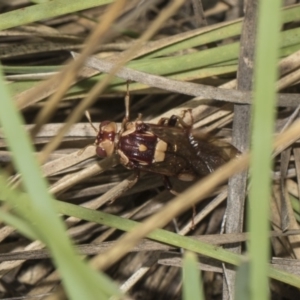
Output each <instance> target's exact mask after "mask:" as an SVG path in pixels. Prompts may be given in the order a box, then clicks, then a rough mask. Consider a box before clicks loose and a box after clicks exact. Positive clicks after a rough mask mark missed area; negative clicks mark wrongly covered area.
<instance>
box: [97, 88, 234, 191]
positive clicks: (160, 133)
mask: <svg viewBox="0 0 300 300" xmlns="http://www.w3.org/2000/svg"><path fill="white" fill-rule="evenodd" d="M125 107H126V114H125V117H124V119H123V122H122V125H121V129H120V130H119V131H118V130H117V125H116V123H115V122H110V121H103V122H101V123H100V125H99V130H98V133H97V137H96V140H95V143H94V144H95V146H96V153H97V155H98V156H100V157H106V156H110V155H112V154H113V153H117V154H118V155H119V156H120V161H121V163H122V164H123V165H124V166H125V167H126V168H128V169H132V170H135V171H136V173H137V174H139V172H141V171H143V172H152V173H157V174H161V175H163V176H164V179H165V184H166V187H167V188H168V189H170V184H169V180H168V178H169V177H176V178H178V179H179V180H182V181H192V180H195V179H197V178H200V177H203V176H205V175H208V174H209V173H211V172H213V171H214V170H215V169H217V168H218V167H220V166H221V165H222V164H224V163H225V162H227V161H228V160H229V159H230V158H231V157H233V156H235V155H236V154H237V153H238V151H237V150H236V149H235V148H234V147H233V146H231V145H228V144H226V146H229V147H227V148H229V150H230V151H229V152H230V153H227V152H226V151H224V149H223V148H222V147H220V146H218V145H217V144H216V142H215V140H214V139H211V138H207V137H205V138H204V137H203V135H202V136H199V135H198V136H197V135H194V134H193V131H192V127H193V116H192V112H191V110H186V111H184V112H183V116H178V115H173V116H171V117H170V118H162V119H160V121H159V122H158V123H157V124H152V123H147V122H144V121H142V116H141V115H139V117H138V118H137V120H135V121H129V92H128V88H127V94H126V97H125ZM186 114H189V115H190V120H191V121H190V124H187V123H186V122H185V121H184V120H183V119H184V117H185V115H186ZM92 126H93V125H92ZM93 127H94V126H93ZM94 129H95V130H97V129H96V128H95V127H94Z"/></svg>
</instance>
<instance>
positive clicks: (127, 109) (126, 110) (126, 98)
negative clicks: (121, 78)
mask: <svg viewBox="0 0 300 300" xmlns="http://www.w3.org/2000/svg"><path fill="white" fill-rule="evenodd" d="M124 101H125V119H126V121H127V122H128V121H129V106H130V94H129V80H127V91H126V95H125V99H124Z"/></svg>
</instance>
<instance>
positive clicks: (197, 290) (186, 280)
mask: <svg viewBox="0 0 300 300" xmlns="http://www.w3.org/2000/svg"><path fill="white" fill-rule="evenodd" d="M182 277H183V299H184V300H194V299H199V300H204V299H205V298H204V295H203V284H202V280H201V276H200V270H199V268H198V262H197V256H196V255H195V254H194V253H192V252H185V254H184V259H183V266H182Z"/></svg>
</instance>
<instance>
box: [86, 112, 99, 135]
mask: <svg viewBox="0 0 300 300" xmlns="http://www.w3.org/2000/svg"><path fill="white" fill-rule="evenodd" d="M84 114H85V116H86V118H87V119H88V121H89V123H90V125H91V126H92V128H93V129H94V130H95V131H96V133H98V129H97V128H96V126H95V125H94V124H93V123H92V118H91V115H90V113H89V111H88V110H86V111H85V112H84Z"/></svg>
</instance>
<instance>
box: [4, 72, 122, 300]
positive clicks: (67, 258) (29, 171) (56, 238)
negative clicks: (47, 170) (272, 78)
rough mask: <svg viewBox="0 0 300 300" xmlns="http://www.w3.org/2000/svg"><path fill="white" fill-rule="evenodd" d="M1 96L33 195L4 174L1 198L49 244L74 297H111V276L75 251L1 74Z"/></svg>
mask: <svg viewBox="0 0 300 300" xmlns="http://www.w3.org/2000/svg"><path fill="white" fill-rule="evenodd" d="M0 97H1V101H0V123H1V125H2V131H3V133H4V135H5V137H6V141H7V144H8V146H9V148H10V150H11V151H12V152H13V156H12V158H13V162H14V165H15V166H16V168H17V169H18V171H19V172H20V174H21V175H22V183H23V186H24V187H25V189H26V190H27V192H28V194H29V197H24V196H19V195H18V194H17V193H15V192H14V191H12V190H10V189H9V188H8V187H7V186H6V182H3V177H1V179H2V180H1V183H0V186H1V199H3V200H7V201H8V203H9V204H10V205H11V206H12V207H13V208H14V210H15V211H17V212H18V214H19V215H21V216H22V217H24V220H26V221H27V224H28V225H29V226H30V227H31V229H32V230H33V231H34V232H35V234H36V235H37V236H39V238H40V239H41V241H43V242H44V243H45V244H46V245H47V247H48V249H49V251H50V252H51V255H52V258H53V260H54V262H55V264H56V266H57V268H58V270H59V272H60V274H61V277H62V280H63V283H64V285H65V288H66V290H67V293H68V294H69V296H70V298H71V299H99V297H98V296H96V295H101V294H102V295H103V296H105V295H106V297H108V296H110V295H113V294H118V290H117V289H116V287H115V286H114V285H113V284H112V283H111V282H110V281H108V280H107V278H105V277H104V276H100V275H98V274H97V273H96V272H95V271H94V270H91V269H90V268H89V267H88V266H87V265H86V264H84V263H83V261H82V260H81V259H80V258H79V257H78V256H77V255H76V254H75V251H74V249H73V248H72V244H71V241H70V240H69V238H68V236H67V235H66V232H65V230H64V226H63V223H62V222H61V220H60V219H59V217H58V216H57V213H56V211H55V207H54V203H53V200H52V198H51V196H50V195H49V194H48V192H47V185H46V182H45V181H44V179H43V176H42V173H41V171H40V169H39V166H38V163H37V161H36V159H35V157H34V155H33V148H32V146H31V144H30V140H29V137H28V135H27V133H26V132H25V130H24V128H23V126H22V123H23V122H22V118H21V115H20V114H19V113H18V112H17V111H16V109H15V107H14V103H13V101H12V100H11V99H10V97H9V94H8V92H7V87H6V85H5V84H4V80H3V78H2V76H1V75H0ZM49 229H50V230H49ZM101 281H102V282H104V284H103V285H102V287H103V286H104V288H105V289H104V290H102V289H101V287H100V284H99V282H101Z"/></svg>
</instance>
